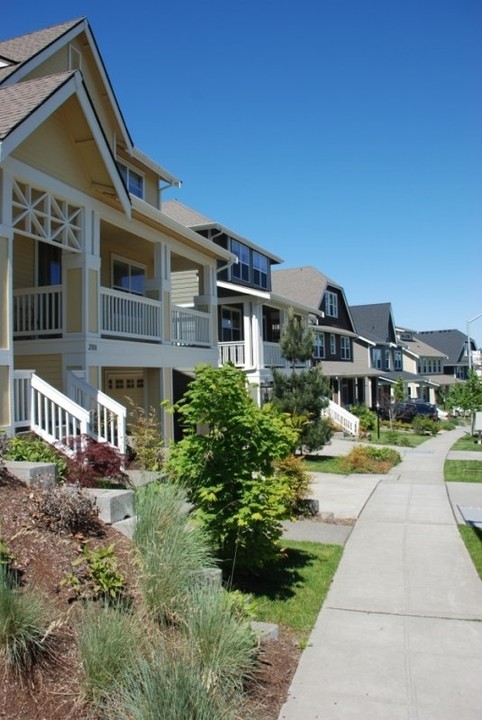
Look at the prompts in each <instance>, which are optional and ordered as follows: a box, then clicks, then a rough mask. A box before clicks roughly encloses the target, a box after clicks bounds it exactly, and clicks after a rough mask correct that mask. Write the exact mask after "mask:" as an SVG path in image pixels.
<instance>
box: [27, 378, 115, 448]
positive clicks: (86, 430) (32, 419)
mask: <svg viewBox="0 0 482 720" xmlns="http://www.w3.org/2000/svg"><path fill="white" fill-rule="evenodd" d="M68 392H69V395H70V397H68V396H67V395H64V394H63V393H61V392H60V391H59V390H57V389H56V388H54V387H52V385H49V383H47V382H45V380H42V378H40V377H39V376H38V375H36V374H35V371H34V370H16V371H15V372H14V378H13V405H14V428H15V429H16V430H18V429H20V428H22V427H24V428H25V427H28V428H29V429H30V430H32V431H33V432H35V433H36V434H37V435H39V436H40V437H41V438H43V439H44V440H45V441H46V442H48V443H50V444H52V445H55V446H57V447H60V448H62V450H63V451H64V452H66V453H67V454H73V452H74V451H73V450H72V447H74V448H75V447H77V443H75V442H72V441H73V440H74V441H75V440H78V439H79V438H81V437H83V436H86V435H88V436H90V437H92V438H94V439H95V440H97V441H98V442H108V443H110V444H111V445H113V446H114V447H116V448H117V449H118V450H119V452H121V453H122V454H124V453H125V451H126V409H125V408H124V407H123V406H122V405H119V403H117V402H115V400H112V398H110V397H109V396H108V395H105V393H103V392H101V391H100V390H97V389H96V388H94V387H92V386H91V385H89V384H88V383H86V382H85V381H84V380H83V379H82V378H80V377H76V376H75V375H74V374H73V373H69V377H68Z"/></svg>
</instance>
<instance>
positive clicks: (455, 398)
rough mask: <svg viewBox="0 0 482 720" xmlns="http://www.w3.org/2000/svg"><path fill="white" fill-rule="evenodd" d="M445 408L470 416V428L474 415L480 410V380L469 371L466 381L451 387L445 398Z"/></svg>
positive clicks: (481, 388) (481, 401)
mask: <svg viewBox="0 0 482 720" xmlns="http://www.w3.org/2000/svg"><path fill="white" fill-rule="evenodd" d="M447 406H448V407H449V408H450V409H452V408H455V407H458V408H461V409H462V410H464V411H465V412H468V413H470V414H471V415H472V426H473V424H474V419H475V413H476V412H477V411H478V410H482V378H481V377H479V376H478V375H477V373H476V372H475V371H474V370H471V371H470V373H469V376H468V378H467V380H465V381H464V382H458V383H455V385H452V387H451V388H450V391H449V395H448V398H447Z"/></svg>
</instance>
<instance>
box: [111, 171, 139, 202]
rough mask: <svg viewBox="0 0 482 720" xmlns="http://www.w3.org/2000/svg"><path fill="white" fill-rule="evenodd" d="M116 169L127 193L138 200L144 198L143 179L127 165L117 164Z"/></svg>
mask: <svg viewBox="0 0 482 720" xmlns="http://www.w3.org/2000/svg"><path fill="white" fill-rule="evenodd" d="M117 167H118V168H119V172H120V174H121V175H122V177H123V178H124V182H125V184H126V187H127V189H128V191H129V192H130V193H131V194H132V195H135V196H136V197H138V198H141V200H142V199H143V198H144V178H143V176H142V175H140V174H139V173H138V172H136V171H135V170H133V169H132V168H130V167H127V165H124V164H123V163H120V162H118V163H117Z"/></svg>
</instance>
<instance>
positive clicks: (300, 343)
mask: <svg viewBox="0 0 482 720" xmlns="http://www.w3.org/2000/svg"><path fill="white" fill-rule="evenodd" d="M280 346H281V354H282V355H283V357H284V358H286V359H287V360H289V362H290V364H291V373H290V374H289V375H286V374H285V373H283V372H281V371H280V370H276V369H273V371H272V372H273V397H272V404H273V405H274V406H275V407H276V408H278V409H279V410H281V411H282V412H284V413H287V414H288V415H289V416H290V418H291V423H292V425H293V427H296V428H298V430H299V431H300V444H301V446H302V448H306V449H307V450H308V451H311V450H315V449H318V448H321V447H323V445H325V444H326V443H327V442H328V441H329V439H330V437H331V435H332V428H331V424H330V422H329V420H328V419H326V418H322V417H321V411H322V410H323V408H325V407H326V406H327V405H328V401H327V399H326V398H327V397H328V396H329V394H330V383H329V380H328V378H326V377H325V376H324V375H323V374H322V372H321V371H320V369H319V368H316V367H315V368H310V369H309V370H299V371H296V363H297V362H302V361H305V360H308V359H309V358H311V357H312V355H313V333H312V331H311V330H310V329H309V328H307V327H305V326H304V325H303V324H302V323H301V321H300V320H299V319H298V318H296V317H295V315H294V311H293V308H290V309H289V311H288V321H287V322H286V325H285V326H284V328H283V330H282V333H281V338H280Z"/></svg>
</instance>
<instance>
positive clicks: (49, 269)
mask: <svg viewBox="0 0 482 720" xmlns="http://www.w3.org/2000/svg"><path fill="white" fill-rule="evenodd" d="M37 258H38V259H37V263H38V278H37V279H38V284H39V286H43V285H60V284H61V283H62V248H61V247H57V246H56V245H47V243H43V242H40V243H38V256H37Z"/></svg>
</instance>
